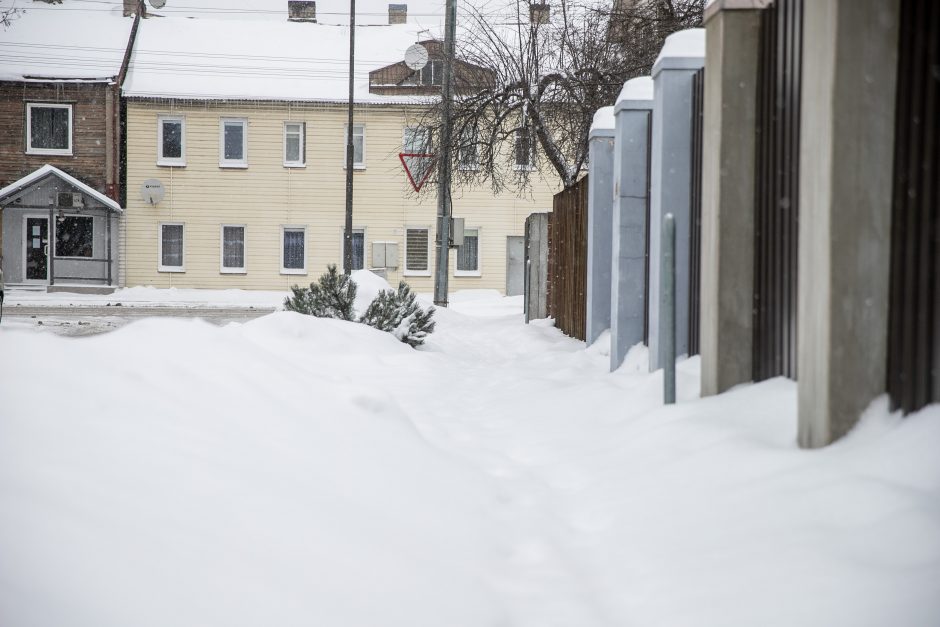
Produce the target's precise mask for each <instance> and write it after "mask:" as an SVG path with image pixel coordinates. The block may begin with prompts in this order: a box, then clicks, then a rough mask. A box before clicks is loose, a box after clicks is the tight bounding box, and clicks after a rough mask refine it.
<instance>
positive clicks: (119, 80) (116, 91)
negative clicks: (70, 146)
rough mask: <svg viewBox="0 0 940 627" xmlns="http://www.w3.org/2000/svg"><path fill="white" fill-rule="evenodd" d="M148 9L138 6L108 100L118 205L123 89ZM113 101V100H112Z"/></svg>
mask: <svg viewBox="0 0 940 627" xmlns="http://www.w3.org/2000/svg"><path fill="white" fill-rule="evenodd" d="M145 10H146V7H144V0H140V2H139V3H138V5H137V13H136V14H135V15H134V23H133V25H131V34H130V36H129V37H128V38H127V47H126V48H125V49H124V59H122V60H121V69H120V70H119V71H118V75H117V77H116V78H115V80H114V83H113V85H112V87H113V90H112V93H111V97H110V98H108V104H109V105H110V108H111V111H110V113H109V114H108V131H110V133H111V135H112V138H113V139H112V140H111V142H110V143H109V145H110V147H111V155H112V159H111V161H112V163H111V165H110V167H109V168H108V178H109V179H110V182H111V185H112V186H113V188H112V189H113V195H112V196H111V197H112V199H114V200H115V201H117V202H118V204H122V205H123V204H124V203H122V202H121V198H120V196H121V194H119V193H118V190H117V185H116V183H115V182H116V181H119V180H120V178H121V173H120V169H121V168H124V167H126V164H125V163H124V162H123V159H122V158H121V157H122V155H123V154H124V150H123V148H124V137H123V135H122V134H121V108H122V107H123V106H124V104H123V102H122V99H121V89H123V87H124V80H125V79H126V78H127V69H128V67H129V66H130V62H131V55H132V54H133V52H134V43H135V42H136V41H137V29H138V28H140V17H141V16H142V15H143V14H144V11H145ZM112 99H113V100H112ZM113 102H116V103H117V106H116V107H115V106H113V104H112V103H113ZM115 154H116V155H117V159H114V158H113V155H115Z"/></svg>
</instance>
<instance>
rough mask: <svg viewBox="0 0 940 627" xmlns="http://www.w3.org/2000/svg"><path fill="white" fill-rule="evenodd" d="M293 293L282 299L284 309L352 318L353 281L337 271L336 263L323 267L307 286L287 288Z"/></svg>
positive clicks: (318, 316)
mask: <svg viewBox="0 0 940 627" xmlns="http://www.w3.org/2000/svg"><path fill="white" fill-rule="evenodd" d="M290 289H291V292H292V293H293V295H292V296H288V297H287V299H286V300H285V301H284V309H286V310H288V311H296V312H297V313H302V314H307V315H308V316H316V317H317V318H338V319H340V320H355V310H354V309H353V303H354V302H355V300H356V283H355V281H353V280H352V279H350V278H349V276H347V275H346V274H342V273H340V272H337V270H336V264H331V265H329V266H327V267H326V274H322V275H320V278H319V279H318V281H317V282H316V283H311V284H310V287H309V288H307V287H298V286H296V285H294V286H293V287H291V288H290Z"/></svg>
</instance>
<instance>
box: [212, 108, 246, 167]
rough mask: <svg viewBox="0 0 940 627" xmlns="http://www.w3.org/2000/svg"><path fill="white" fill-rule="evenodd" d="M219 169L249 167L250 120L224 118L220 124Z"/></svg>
mask: <svg viewBox="0 0 940 627" xmlns="http://www.w3.org/2000/svg"><path fill="white" fill-rule="evenodd" d="M219 167H220V168H247V167H248V120H245V119H237V118H222V121H221V122H220V124H219Z"/></svg>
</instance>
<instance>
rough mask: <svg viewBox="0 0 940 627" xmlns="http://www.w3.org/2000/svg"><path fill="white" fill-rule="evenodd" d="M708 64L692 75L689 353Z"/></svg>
mask: <svg viewBox="0 0 940 627" xmlns="http://www.w3.org/2000/svg"><path fill="white" fill-rule="evenodd" d="M704 113H705V68H702V69H700V70H699V71H698V72H696V73H695V74H694V75H693V76H692V168H691V174H692V176H691V189H690V190H689V191H690V192H691V195H690V199H691V206H690V208H689V209H690V214H689V226H690V230H689V236H690V242H689V244H690V249H689V355H690V356H691V355H698V353H699V324H700V320H701V309H702V308H701V291H702V140H703V135H702V132H703V127H702V122H703V114H704Z"/></svg>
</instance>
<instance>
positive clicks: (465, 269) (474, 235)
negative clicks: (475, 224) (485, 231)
mask: <svg viewBox="0 0 940 627" xmlns="http://www.w3.org/2000/svg"><path fill="white" fill-rule="evenodd" d="M454 274H456V275H457V276H480V230H479V229H464V231H463V246H458V247H457V271H456V272H455V273H454Z"/></svg>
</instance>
